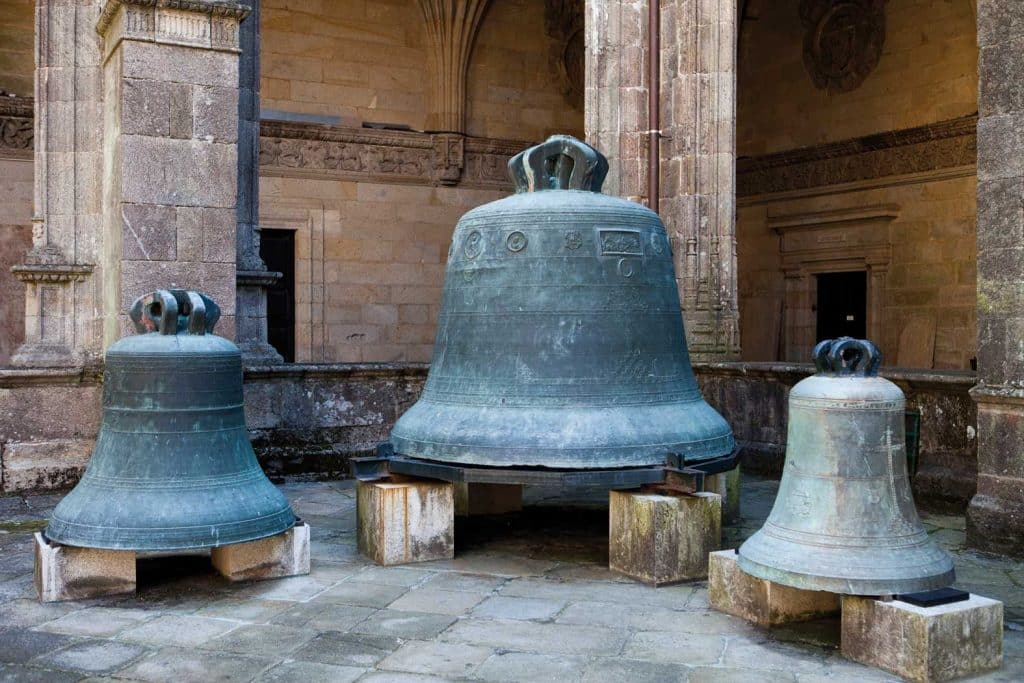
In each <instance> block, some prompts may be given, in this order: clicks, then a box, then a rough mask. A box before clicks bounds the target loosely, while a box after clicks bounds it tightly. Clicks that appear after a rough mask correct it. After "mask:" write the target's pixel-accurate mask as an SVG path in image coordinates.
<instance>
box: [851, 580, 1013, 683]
mask: <svg viewBox="0 0 1024 683" xmlns="http://www.w3.org/2000/svg"><path fill="white" fill-rule="evenodd" d="M842 652H843V656H845V657H848V658H850V659H852V660H854V661H857V662H860V663H862V664H867V665H869V666H875V667H878V668H880V669H885V670H886V671H891V672H892V673H894V674H896V675H898V676H902V677H903V678H906V679H909V680H912V681H928V682H930V681H948V680H951V679H953V678H958V677H961V676H967V675H970V674H976V673H980V672H983V671H990V670H992V669H997V668H999V666H1000V665H1001V664H1002V661H1003V603H1001V602H999V601H997V600H990V599H989V598H983V597H981V596H978V595H971V598H970V600H966V601H964V602H954V603H951V604H948V605H940V606H937V607H917V606H915V605H911V604H909V603H906V602H901V601H899V600H893V601H891V602H882V601H880V600H875V599H874V598H864V597H855V596H843V636H842Z"/></svg>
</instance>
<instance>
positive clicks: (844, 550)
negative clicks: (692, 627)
mask: <svg viewBox="0 0 1024 683" xmlns="http://www.w3.org/2000/svg"><path fill="white" fill-rule="evenodd" d="M814 360H815V363H816V364H817V368H818V372H817V374H815V375H814V376H812V377H808V378H806V379H804V380H803V381H801V382H799V383H798V384H797V385H796V386H794V387H793V389H792V390H791V391H790V394H789V432H788V444H787V448H786V464H785V468H784V469H783V472H782V481H781V483H780V485H779V492H778V496H777V497H776V499H775V506H774V507H773V508H772V512H771V514H770V515H769V516H768V520H767V521H766V522H765V524H764V527H763V528H762V529H761V530H760V531H758V532H757V533H756V534H754V535H753V536H751V537H750V538H749V539H748V540H747V542H746V543H744V544H743V545H742V546H741V547H740V549H739V559H738V562H739V566H740V568H741V569H742V570H743V571H745V572H746V573H748V574H751V575H753V576H756V577H759V578H762V579H767V580H769V581H774V582H776V583H780V584H784V585H787V586H793V587H795V588H802V589H808V590H821V591H828V592H831V593H842V594H848V595H886V594H898V593H913V592H916V591H923V590H931V589H934V588H942V587H944V586H948V585H949V584H951V583H952V582H953V580H954V575H953V562H952V559H951V558H950V557H949V555H947V554H946V552H945V551H943V550H942V549H941V548H940V547H939V546H938V544H937V543H936V542H935V541H934V540H932V539H931V538H930V537H929V536H928V534H927V532H926V531H925V529H924V527H923V526H922V525H921V520H920V519H919V518H918V516H917V510H916V509H915V508H914V500H913V497H912V496H911V492H910V481H909V479H908V478H907V454H906V445H905V442H904V410H905V399H904V397H903V392H902V391H900V389H899V387H897V386H896V385H895V384H893V383H892V382H890V381H888V380H886V379H883V378H881V377H878V366H879V365H880V363H881V354H880V353H879V351H878V349H877V348H876V347H875V346H874V344H872V343H871V342H869V341H865V340H856V339H851V338H849V337H845V338H841V339H837V340H828V341H824V342H821V343H820V344H818V346H817V347H816V348H815V350H814Z"/></svg>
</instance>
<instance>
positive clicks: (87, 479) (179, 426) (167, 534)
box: [45, 290, 295, 551]
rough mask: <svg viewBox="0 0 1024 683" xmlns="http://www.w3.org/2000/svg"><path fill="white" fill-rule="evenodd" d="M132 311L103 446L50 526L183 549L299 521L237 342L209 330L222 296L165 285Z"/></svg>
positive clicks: (75, 538) (115, 361)
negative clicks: (260, 426) (260, 457)
mask: <svg viewBox="0 0 1024 683" xmlns="http://www.w3.org/2000/svg"><path fill="white" fill-rule="evenodd" d="M130 314H131V318H132V321H133V322H134V323H135V328H136V330H137V331H138V332H139V333H140V334H138V335H136V336H131V337H125V338H124V339H121V340H119V341H117V342H116V343H114V344H113V345H112V346H111V347H110V348H109V349H108V350H107V354H106V362H105V366H104V370H103V423H102V425H101V427H100V434H99V438H98V439H97V441H96V448H95V450H94V451H93V456H92V458H91V459H90V460H89V465H88V467H87V468H86V470H85V475H84V476H83V477H82V480H81V481H80V482H79V483H78V486H76V487H75V488H74V490H72V491H71V493H69V494H68V495H67V496H66V497H65V498H64V500H62V501H61V502H60V504H59V505H57V508H56V509H55V510H54V511H53V518H52V519H51V520H50V524H49V526H48V527H47V528H46V532H45V533H46V536H47V537H48V538H49V539H51V540H53V541H56V542H57V543H61V544H64V545H72V546H82V547H87V548H110V549H118V550H140V551H145V550H182V549H189V548H210V547H216V546H221V545H229V544H232V543H240V542H243V541H252V540H256V539H259V538H265V537H267V536H273V535H275V534H279V533H281V532H283V531H286V530H287V529H289V528H291V527H292V526H293V525H294V524H295V515H294V514H292V510H291V507H290V506H289V505H288V501H287V499H285V497H284V496H283V495H282V494H281V492H280V491H278V490H277V489H276V488H275V487H274V486H273V485H272V484H271V483H270V481H269V480H268V479H267V477H266V475H265V474H264V473H263V470H262V469H260V466H259V463H258V462H257V461H256V454H255V453H254V452H253V450H252V446H251V445H250V443H249V434H248V432H247V430H246V427H245V414H244V412H243V407H242V358H241V353H240V352H239V350H238V347H237V346H235V345H234V344H233V343H231V342H230V341H228V340H227V339H224V338H223V337H218V336H216V335H214V334H211V333H212V332H213V327H214V325H216V324H217V320H218V318H219V317H220V309H219V308H218V307H217V305H216V304H215V303H214V302H213V301H211V300H210V299H208V298H207V297H205V296H203V295H202V294H197V293H196V292H187V291H183V290H160V291H157V292H154V293H153V294H151V295H148V296H145V297H142V298H140V299H138V300H137V301H136V302H135V304H134V305H133V306H132V308H131V311H130Z"/></svg>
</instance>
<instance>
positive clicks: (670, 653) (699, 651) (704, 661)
mask: <svg viewBox="0 0 1024 683" xmlns="http://www.w3.org/2000/svg"><path fill="white" fill-rule="evenodd" d="M725 641H726V639H725V637H724V636H716V635H688V636H686V637H685V638H681V637H680V636H679V635H678V634H675V633H666V632H664V631H641V632H640V633H636V634H634V635H633V636H632V637H631V638H630V639H629V641H628V642H627V643H626V645H625V647H624V648H623V649H622V655H623V656H624V657H627V658H629V659H639V660H642V661H649V662H663V663H670V664H688V665H690V666H699V665H710V664H720V663H721V659H722V653H723V652H724V651H725Z"/></svg>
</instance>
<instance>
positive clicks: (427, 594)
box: [388, 588, 484, 616]
mask: <svg viewBox="0 0 1024 683" xmlns="http://www.w3.org/2000/svg"><path fill="white" fill-rule="evenodd" d="M483 599H484V596H483V595H480V594H477V593H466V592H461V591H442V590H434V589H431V588H418V589H417V588H414V589H412V590H411V591H409V592H408V593H406V594H405V595H403V596H402V597H400V598H398V599H397V600H395V601H394V602H392V603H391V604H390V605H388V608H389V609H395V610H402V611H405V612H429V613H431V614H449V615H453V616H456V615H459V614H465V613H466V612H468V611H469V610H471V609H473V607H475V606H476V605H477V604H478V603H479V602H480V601H481V600H483Z"/></svg>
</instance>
